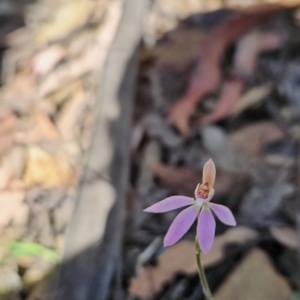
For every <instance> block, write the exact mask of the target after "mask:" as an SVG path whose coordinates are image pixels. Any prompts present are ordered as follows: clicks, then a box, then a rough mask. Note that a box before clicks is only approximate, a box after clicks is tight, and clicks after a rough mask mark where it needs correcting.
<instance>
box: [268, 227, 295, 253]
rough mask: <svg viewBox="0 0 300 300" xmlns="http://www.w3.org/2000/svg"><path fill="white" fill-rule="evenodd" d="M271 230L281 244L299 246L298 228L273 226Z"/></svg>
mask: <svg viewBox="0 0 300 300" xmlns="http://www.w3.org/2000/svg"><path fill="white" fill-rule="evenodd" d="M270 232H271V234H272V235H273V237H274V238H275V239H276V240H277V241H278V242H279V243H280V244H282V245H284V246H287V247H289V248H292V249H298V248H299V246H300V241H299V237H298V235H297V232H296V230H294V229H292V228H288V227H275V226H271V227H270Z"/></svg>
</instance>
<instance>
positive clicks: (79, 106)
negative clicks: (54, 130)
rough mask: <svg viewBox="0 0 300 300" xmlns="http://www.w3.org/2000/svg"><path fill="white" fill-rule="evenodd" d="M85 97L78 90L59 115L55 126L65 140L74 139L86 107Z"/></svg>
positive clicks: (81, 91) (82, 92) (80, 89)
mask: <svg viewBox="0 0 300 300" xmlns="http://www.w3.org/2000/svg"><path fill="white" fill-rule="evenodd" d="M86 97H87V95H86V94H85V93H84V91H83V90H82V88H78V90H77V91H76V92H75V94H74V95H73V98H72V99H70V100H69V101H68V103H67V104H66V105H65V106H64V107H63V109H62V111H61V113H60V114H59V116H58V119H57V122H56V124H57V127H58V129H59V130H60V132H61V134H62V136H63V137H64V138H65V139H72V138H75V134H76V129H78V124H80V123H81V122H80V121H81V117H82V114H83V113H84V109H85V108H86V106H87V99H86Z"/></svg>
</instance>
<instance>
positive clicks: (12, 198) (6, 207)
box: [0, 190, 25, 234]
mask: <svg viewBox="0 0 300 300" xmlns="http://www.w3.org/2000/svg"><path fill="white" fill-rule="evenodd" d="M24 196H25V193H24V191H22V190H18V191H17V190H16V191H2V192H0V207H1V209H0V234H1V231H2V230H3V228H4V227H5V226H6V225H7V224H8V223H9V222H10V220H11V219H12V217H13V216H14V214H15V212H16V211H17V209H18V208H19V207H20V205H21V204H22V201H23V200H24Z"/></svg>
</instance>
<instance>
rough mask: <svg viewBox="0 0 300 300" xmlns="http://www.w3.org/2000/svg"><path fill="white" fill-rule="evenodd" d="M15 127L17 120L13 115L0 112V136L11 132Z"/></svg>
mask: <svg viewBox="0 0 300 300" xmlns="http://www.w3.org/2000/svg"><path fill="white" fill-rule="evenodd" d="M1 110H2V108H1ZM16 125H17V118H16V115H15V114H13V113H12V112H11V111H4V112H1V116H0V135H2V134H7V133H10V132H13V131H14V130H15V129H16Z"/></svg>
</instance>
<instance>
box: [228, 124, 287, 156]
mask: <svg viewBox="0 0 300 300" xmlns="http://www.w3.org/2000/svg"><path fill="white" fill-rule="evenodd" d="M283 137H284V133H283V131H282V130H281V129H280V128H279V127H278V126H277V125H276V124H275V123H274V122H268V121H264V122H258V123H255V124H251V125H247V126H245V127H243V128H241V129H239V130H237V131H235V132H233V133H231V134H229V135H228V140H229V142H230V144H232V145H233V146H234V148H235V149H237V150H238V151H240V152H241V153H243V154H245V155H247V156H248V157H258V156H259V155H261V152H262V148H263V146H264V145H265V144H267V143H270V142H273V141H276V140H279V139H281V138H283ZM249 141H251V143H249Z"/></svg>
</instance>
